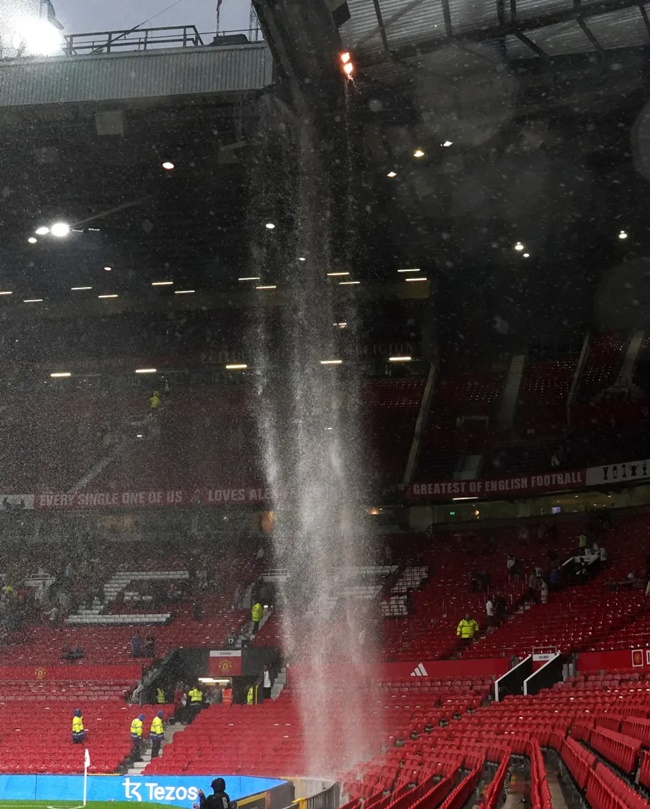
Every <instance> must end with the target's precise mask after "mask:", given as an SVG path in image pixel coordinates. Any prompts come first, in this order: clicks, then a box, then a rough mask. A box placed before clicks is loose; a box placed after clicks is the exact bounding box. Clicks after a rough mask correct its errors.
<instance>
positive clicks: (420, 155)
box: [413, 149, 425, 158]
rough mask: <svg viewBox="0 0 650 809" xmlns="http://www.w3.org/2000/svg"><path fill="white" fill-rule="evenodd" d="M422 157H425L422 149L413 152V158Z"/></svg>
mask: <svg viewBox="0 0 650 809" xmlns="http://www.w3.org/2000/svg"><path fill="white" fill-rule="evenodd" d="M424 155H425V151H424V149H416V150H415V151H414V152H413V157H417V158H420V157H424Z"/></svg>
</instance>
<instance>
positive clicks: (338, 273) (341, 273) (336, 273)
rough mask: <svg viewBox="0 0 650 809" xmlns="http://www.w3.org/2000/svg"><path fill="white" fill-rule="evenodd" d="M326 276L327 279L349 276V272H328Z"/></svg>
mask: <svg viewBox="0 0 650 809" xmlns="http://www.w3.org/2000/svg"><path fill="white" fill-rule="evenodd" d="M327 275H328V277H329V278H337V277H338V276H343V275H350V273H349V272H328V273H327Z"/></svg>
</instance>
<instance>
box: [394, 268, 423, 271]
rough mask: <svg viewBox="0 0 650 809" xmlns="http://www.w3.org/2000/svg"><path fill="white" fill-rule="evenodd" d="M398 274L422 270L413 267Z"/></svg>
mask: <svg viewBox="0 0 650 809" xmlns="http://www.w3.org/2000/svg"><path fill="white" fill-rule="evenodd" d="M397 272H420V268H419V267H411V268H409V269H405V270H398V271H397Z"/></svg>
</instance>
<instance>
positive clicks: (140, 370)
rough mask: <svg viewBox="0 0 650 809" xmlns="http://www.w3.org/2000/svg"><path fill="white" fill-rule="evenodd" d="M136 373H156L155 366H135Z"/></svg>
mask: <svg viewBox="0 0 650 809" xmlns="http://www.w3.org/2000/svg"><path fill="white" fill-rule="evenodd" d="M135 372H136V374H156V373H158V371H157V369H156V368H136V369H135Z"/></svg>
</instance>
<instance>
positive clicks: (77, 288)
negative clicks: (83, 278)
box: [70, 287, 92, 292]
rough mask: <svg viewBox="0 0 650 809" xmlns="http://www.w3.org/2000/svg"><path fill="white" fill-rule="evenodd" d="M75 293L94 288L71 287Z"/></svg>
mask: <svg viewBox="0 0 650 809" xmlns="http://www.w3.org/2000/svg"><path fill="white" fill-rule="evenodd" d="M70 289H71V290H72V291H73V292H79V291H81V290H82V289H92V287H70Z"/></svg>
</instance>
